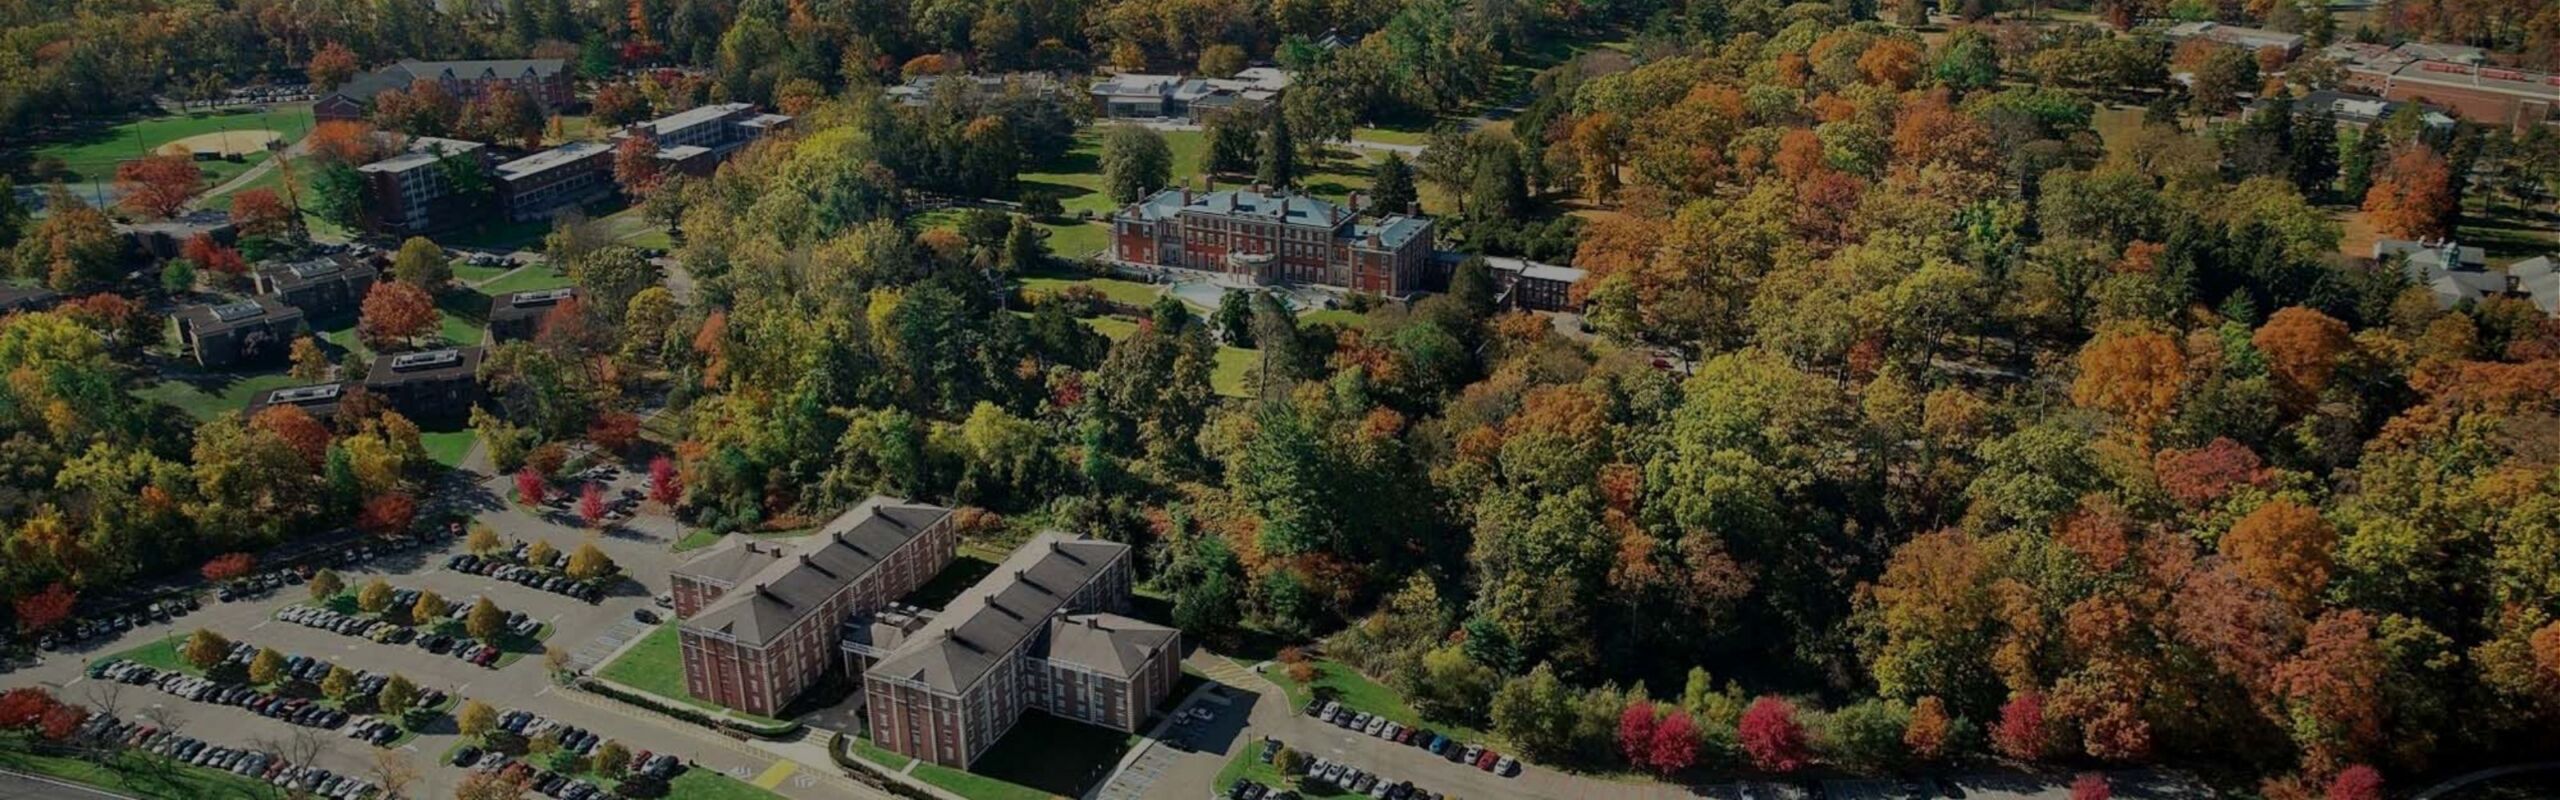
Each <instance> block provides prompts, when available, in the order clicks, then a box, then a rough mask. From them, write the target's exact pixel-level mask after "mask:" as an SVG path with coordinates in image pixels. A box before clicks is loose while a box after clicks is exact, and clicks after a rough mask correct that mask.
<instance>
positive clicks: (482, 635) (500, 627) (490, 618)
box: [462, 597, 507, 644]
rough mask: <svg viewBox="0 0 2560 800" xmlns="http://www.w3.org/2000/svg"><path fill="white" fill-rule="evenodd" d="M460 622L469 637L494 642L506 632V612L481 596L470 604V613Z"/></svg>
mask: <svg viewBox="0 0 2560 800" xmlns="http://www.w3.org/2000/svg"><path fill="white" fill-rule="evenodd" d="M462 624H463V631H464V632H467V633H469V634H471V638H474V639H478V640H480V641H481V642H483V643H487V644H496V643H497V642H498V637H499V636H502V635H505V633H506V632H507V614H506V612H504V611H500V610H498V604H496V603H492V602H489V598H486V597H483V598H480V602H477V603H473V604H472V605H471V613H470V614H468V615H466V616H465V617H464V618H463V621H462Z"/></svg>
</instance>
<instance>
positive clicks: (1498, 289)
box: [1433, 250, 1590, 311]
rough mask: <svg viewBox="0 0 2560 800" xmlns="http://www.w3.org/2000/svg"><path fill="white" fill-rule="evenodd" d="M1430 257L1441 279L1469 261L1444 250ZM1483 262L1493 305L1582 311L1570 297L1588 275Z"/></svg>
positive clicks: (1493, 259)
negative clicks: (1488, 274)
mask: <svg viewBox="0 0 2560 800" xmlns="http://www.w3.org/2000/svg"><path fill="white" fill-rule="evenodd" d="M1433 256H1434V257H1435V258H1437V259H1438V260H1439V262H1440V272H1441V274H1443V275H1447V274H1452V273H1454V272H1455V271H1456V270H1457V267H1458V264H1460V263H1461V262H1464V261H1466V260H1467V259H1468V258H1471V257H1473V256H1469V255H1468V254H1466V253H1458V252H1451V251H1447V250H1442V251H1439V252H1437V253H1434V254H1433ZM1483 258H1484V263H1485V266H1488V267H1491V268H1492V272H1493V285H1494V290H1495V295H1494V302H1495V303H1497V304H1499V305H1501V306H1503V307H1506V308H1516V309H1520V310H1522V311H1577V310H1580V309H1581V308H1582V303H1581V301H1580V300H1579V299H1578V298H1576V297H1574V296H1573V287H1574V286H1576V285H1578V284H1580V283H1582V281H1583V279H1585V278H1588V277H1590V273H1587V272H1584V271H1582V270H1579V269H1575V268H1573V267H1562V266H1557V265H1554V264H1546V263H1541V262H1537V261H1530V260H1528V259H1521V258H1505V257H1502V256H1483Z"/></svg>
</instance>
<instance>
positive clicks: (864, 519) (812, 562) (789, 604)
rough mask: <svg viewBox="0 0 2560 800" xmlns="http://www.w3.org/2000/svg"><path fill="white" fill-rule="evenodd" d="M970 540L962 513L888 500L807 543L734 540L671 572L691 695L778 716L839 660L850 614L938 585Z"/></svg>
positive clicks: (839, 520)
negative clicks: (956, 517) (962, 534)
mask: <svg viewBox="0 0 2560 800" xmlns="http://www.w3.org/2000/svg"><path fill="white" fill-rule="evenodd" d="M959 544H960V542H959V534H958V532H957V529H956V526H954V525H953V524H952V520H951V509H948V508H942V507H939V506H929V505H922V504H917V503H908V502H905V501H901V500H892V499H888V498H880V497H874V498H872V499H870V500H867V501H864V502H863V503H862V504H861V505H859V506H856V507H854V508H853V510H850V511H847V512H845V513H844V514H843V515H841V516H838V517H836V518H835V520H834V521H832V522H829V523H827V524H826V526H825V527H824V528H821V529H820V530H819V531H818V533H817V534H815V535H812V536H809V537H806V538H803V539H799V540H796V541H791V542H759V541H756V540H754V539H752V538H750V537H745V536H732V537H729V539H728V541H725V542H722V543H721V544H719V545H716V546H714V547H712V548H711V549H710V550H709V551H707V552H704V553H703V554H702V555H701V556H699V557H696V558H695V559H693V560H691V561H688V562H685V564H684V565H683V566H681V567H677V568H676V569H675V570H674V573H673V576H672V578H673V583H674V588H673V590H672V593H673V594H674V596H675V597H674V599H675V611H676V616H677V618H679V619H680V620H681V622H680V623H679V624H678V636H679V638H680V639H681V641H682V646H683V651H684V680H685V690H686V692H688V693H690V694H692V695H693V696H694V697H697V698H700V699H703V700H707V701H710V702H713V703H718V704H720V705H723V706H727V707H729V708H734V709H738V710H741V711H746V712H748V713H753V714H762V715H766V716H774V715H778V714H779V713H780V712H781V710H782V708H783V707H784V706H786V705H789V704H790V702H791V699H792V698H794V697H797V696H799V694H800V692H801V691H802V690H805V689H807V688H809V686H811V685H812V684H815V683H817V682H818V679H819V678H820V677H822V676H824V675H825V674H826V672H827V669H828V668H829V667H830V666H832V665H833V663H834V662H835V659H836V653H837V650H838V648H837V642H838V637H837V631H838V629H839V627H840V626H841V625H842V624H843V623H844V621H845V620H846V619H848V618H850V617H853V616H855V615H857V614H866V613H870V612H872V611H875V610H878V609H880V608H883V607H885V606H887V605H888V604H889V602H890V601H892V600H895V599H897V598H899V597H903V596H905V595H906V594H907V593H909V592H912V591H915V589H916V587H919V586H922V585H924V584H925V582H926V581H930V580H932V579H933V576H934V575H935V574H936V573H939V572H941V571H942V568H943V567H945V566H948V565H949V564H950V563H951V559H952V556H953V555H954V554H955V553H956V552H957V551H958V549H959Z"/></svg>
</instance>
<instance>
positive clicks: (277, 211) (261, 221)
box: [231, 189, 293, 236]
mask: <svg viewBox="0 0 2560 800" xmlns="http://www.w3.org/2000/svg"><path fill="white" fill-rule="evenodd" d="M231 222H232V224H235V225H238V226H240V232H241V233H245V234H249V235H251V236H275V235H278V234H281V233H284V232H285V231H286V230H288V229H290V228H292V227H293V208H292V207H290V206H287V205H285V204H284V198H282V197H278V196H276V193H275V190H273V189H250V190H247V191H243V192H241V193H239V194H235V195H232V196H231Z"/></svg>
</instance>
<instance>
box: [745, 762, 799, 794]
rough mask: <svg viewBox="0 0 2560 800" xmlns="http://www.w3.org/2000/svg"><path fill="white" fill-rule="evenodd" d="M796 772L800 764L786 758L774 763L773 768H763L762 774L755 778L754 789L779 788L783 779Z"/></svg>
mask: <svg viewBox="0 0 2560 800" xmlns="http://www.w3.org/2000/svg"><path fill="white" fill-rule="evenodd" d="M798 771H800V762H797V761H793V760H791V759H788V758H785V759H781V760H778V761H775V762H773V766H770V767H766V768H764V774H762V775H758V776H756V779H755V785H756V788H758V789H772V788H773V787H776V786H781V785H782V782H783V781H784V780H785V779H788V778H790V777H791V773H794V772H798Z"/></svg>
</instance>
